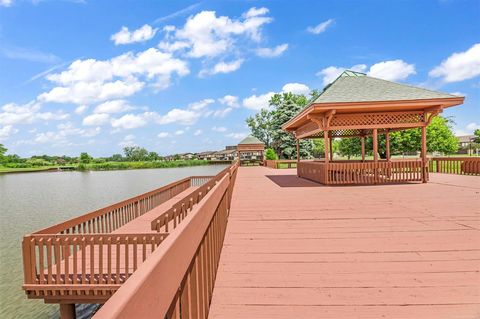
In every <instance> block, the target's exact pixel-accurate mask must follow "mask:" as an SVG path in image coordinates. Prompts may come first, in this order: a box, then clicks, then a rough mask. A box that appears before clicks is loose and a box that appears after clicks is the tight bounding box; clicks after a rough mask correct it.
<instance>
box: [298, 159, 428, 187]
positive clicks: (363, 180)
mask: <svg viewBox="0 0 480 319" xmlns="http://www.w3.org/2000/svg"><path fill="white" fill-rule="evenodd" d="M422 169H423V163H422V161H421V160H419V159H416V160H411V159H409V160H406V161H403V160H395V161H390V162H386V161H383V162H377V163H375V162H371V161H370V162H353V163H349V162H330V163H323V162H300V164H299V166H298V173H299V176H300V177H303V178H307V179H310V180H313V181H316V182H319V183H322V184H327V185H335V184H338V185H349V184H358V185H362V184H385V183H399V182H412V181H422Z"/></svg>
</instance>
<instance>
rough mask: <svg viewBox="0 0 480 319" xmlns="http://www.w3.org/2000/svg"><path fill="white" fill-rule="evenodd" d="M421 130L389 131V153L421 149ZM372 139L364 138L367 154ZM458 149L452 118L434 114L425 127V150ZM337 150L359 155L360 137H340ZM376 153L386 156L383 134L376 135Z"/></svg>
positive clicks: (413, 151) (443, 151) (451, 150)
mask: <svg viewBox="0 0 480 319" xmlns="http://www.w3.org/2000/svg"><path fill="white" fill-rule="evenodd" d="M421 140H422V131H421V129H420V128H415V129H408V130H401V131H395V132H391V133H390V153H391V155H400V154H408V153H416V152H418V151H420V149H421V143H422V141H421ZM372 149H373V139H372V137H371V136H370V137H367V138H366V139H365V151H366V154H367V155H372ZM457 150H458V141H457V138H456V137H455V135H454V134H453V130H452V120H451V119H448V118H445V117H442V116H436V117H434V118H433V119H432V122H431V123H430V125H429V126H428V127H427V151H428V152H440V153H445V154H452V153H455V152H456V151H457ZM339 152H340V154H341V155H342V156H347V157H348V158H350V157H352V156H360V155H361V153H362V150H361V141H360V138H342V139H341V140H340V143H339ZM378 153H379V155H380V158H385V157H386V143H385V135H384V134H379V135H378Z"/></svg>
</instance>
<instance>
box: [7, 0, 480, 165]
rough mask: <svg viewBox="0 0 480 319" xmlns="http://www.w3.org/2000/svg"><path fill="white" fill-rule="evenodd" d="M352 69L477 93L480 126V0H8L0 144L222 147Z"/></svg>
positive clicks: (31, 148)
mask: <svg viewBox="0 0 480 319" xmlns="http://www.w3.org/2000/svg"><path fill="white" fill-rule="evenodd" d="M344 68H350V69H355V70H358V71H362V72H365V73H368V74H370V75H371V76H376V77H381V78H384V79H387V80H393V81H397V82H403V83H409V84H413V85H419V86H423V87H426V88H430V89H435V90H440V91H444V92H448V93H455V94H461V95H465V96H466V100H465V104H464V105H462V106H460V107H455V108H452V109H448V110H446V111H445V112H444V115H446V116H452V117H454V120H455V122H456V126H455V129H456V132H457V133H458V134H468V133H471V132H472V131H473V130H474V129H476V128H480V93H479V92H480V1H466V0H465V1H462V0H458V1H454V0H443V1H441V0H439V1H413V0H412V1H363V2H361V1H328V2H327V1H322V2H320V1H295V2H292V1H201V2H195V1H186V2H181V1H90V0H85V1H81V0H78V1H68V0H64V1H55V0H44V1H42V0H36V1H29V0H0V143H3V144H4V145H5V146H6V147H7V148H8V149H9V150H10V152H12V153H17V154H19V155H22V156H30V155H33V154H52V155H63V154H66V155H78V154H79V153H80V152H83V151H87V152H89V153H90V154H92V155H94V156H108V155H111V154H113V153H120V152H121V149H122V147H123V146H126V145H139V146H142V147H145V148H147V149H148V150H152V151H157V152H158V153H160V154H171V153H177V152H187V151H192V152H196V151H204V150H217V149H222V148H224V146H225V145H230V144H235V143H237V142H238V141H239V140H240V139H241V138H242V137H243V136H245V135H246V134H248V128H247V127H246V125H245V118H246V117H247V116H249V115H251V114H254V113H255V112H256V111H257V110H258V109H259V108H261V107H262V106H263V107H264V106H267V101H268V98H269V97H270V96H271V95H272V94H273V93H275V92H281V91H293V92H296V93H304V92H308V91H309V89H315V88H316V89H322V88H323V87H324V85H325V84H326V83H329V81H331V80H333V79H335V77H336V76H337V75H338V74H339V73H340V72H341V71H342V70H343V69H344Z"/></svg>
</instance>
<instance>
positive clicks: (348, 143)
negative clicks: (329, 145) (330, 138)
mask: <svg viewBox="0 0 480 319" xmlns="http://www.w3.org/2000/svg"><path fill="white" fill-rule="evenodd" d="M338 152H339V153H340V155H342V156H346V157H347V158H348V159H350V157H352V156H361V155H362V142H361V140H360V138H359V137H350V138H342V139H340V143H339V144H338Z"/></svg>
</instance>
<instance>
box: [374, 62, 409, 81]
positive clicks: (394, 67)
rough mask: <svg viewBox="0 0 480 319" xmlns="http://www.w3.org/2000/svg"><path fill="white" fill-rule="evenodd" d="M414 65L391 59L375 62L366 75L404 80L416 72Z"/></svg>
mask: <svg viewBox="0 0 480 319" xmlns="http://www.w3.org/2000/svg"><path fill="white" fill-rule="evenodd" d="M416 73H417V72H416V71H415V66H414V65H413V64H408V63H406V62H404V61H402V60H392V61H384V62H379V63H375V64H374V65H372V66H371V67H370V70H369V71H368V75H369V76H372V77H375V78H379V79H384V80H387V81H400V80H405V79H406V78H407V77H409V76H410V75H413V74H416Z"/></svg>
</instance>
